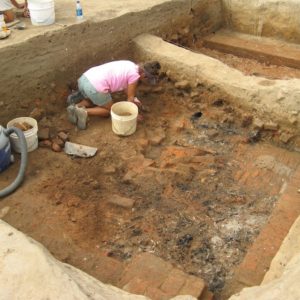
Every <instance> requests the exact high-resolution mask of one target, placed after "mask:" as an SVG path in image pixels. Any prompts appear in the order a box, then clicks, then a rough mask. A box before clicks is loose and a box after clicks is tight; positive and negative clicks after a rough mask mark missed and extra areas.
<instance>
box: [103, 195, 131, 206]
mask: <svg viewBox="0 0 300 300" xmlns="http://www.w3.org/2000/svg"><path fill="white" fill-rule="evenodd" d="M108 202H109V203H111V204H114V205H117V206H121V207H124V208H132V207H133V205H134V202H135V201H134V200H132V199H130V198H125V197H121V196H119V195H113V196H111V198H109V199H108Z"/></svg>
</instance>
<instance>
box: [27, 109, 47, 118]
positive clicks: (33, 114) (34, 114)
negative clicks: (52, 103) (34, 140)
mask: <svg viewBox="0 0 300 300" xmlns="http://www.w3.org/2000/svg"><path fill="white" fill-rule="evenodd" d="M44 114H45V111H44V110H43V109H41V108H37V107H36V108H34V109H33V111H32V112H31V113H30V114H29V116H30V117H31V118H34V119H36V120H37V121H40V120H41V119H42V118H43V116H44Z"/></svg>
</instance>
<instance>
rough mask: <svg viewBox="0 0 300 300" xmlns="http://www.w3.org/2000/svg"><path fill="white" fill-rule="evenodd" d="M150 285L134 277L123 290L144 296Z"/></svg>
mask: <svg viewBox="0 0 300 300" xmlns="http://www.w3.org/2000/svg"><path fill="white" fill-rule="evenodd" d="M148 285H149V282H147V281H144V280H142V279H140V278H137V277H134V278H132V279H131V280H130V281H129V282H128V283H127V284H126V285H124V286H123V287H122V289H123V290H125V291H127V292H129V293H132V294H137V295H144V293H145V291H146V289H147V286H148Z"/></svg>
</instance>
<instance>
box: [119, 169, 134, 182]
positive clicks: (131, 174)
mask: <svg viewBox="0 0 300 300" xmlns="http://www.w3.org/2000/svg"><path fill="white" fill-rule="evenodd" d="M135 176H136V172H134V171H132V170H129V171H128V172H127V173H126V174H125V176H124V177H123V179H122V181H123V182H124V183H129V182H132V180H133V178H134V177H135Z"/></svg>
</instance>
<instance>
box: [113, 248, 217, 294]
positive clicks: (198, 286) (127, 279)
mask: <svg viewBox="0 0 300 300" xmlns="http://www.w3.org/2000/svg"><path fill="white" fill-rule="evenodd" d="M118 286H119V287H121V288H123V289H124V290H126V291H128V292H130V293H135V294H140V295H145V296H147V297H149V298H150V299H152V300H165V299H166V300H167V299H170V298H172V297H174V296H177V295H191V296H194V297H196V298H197V299H200V296H201V294H202V292H203V291H204V290H205V283H204V281H203V280H202V279H201V278H198V277H196V276H192V275H188V274H186V273H184V272H183V271H181V270H179V269H176V268H174V267H173V266H172V264H171V263H169V262H166V261H164V260H163V259H161V258H159V257H157V256H155V255H153V254H151V253H146V252H145V253H141V254H140V255H137V256H136V257H134V258H133V259H132V261H131V262H130V263H129V264H128V266H127V267H126V269H125V270H124V272H123V274H122V277H121V279H120V281H119V283H118ZM207 295H208V298H203V299H211V298H209V296H210V294H207Z"/></svg>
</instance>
